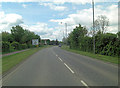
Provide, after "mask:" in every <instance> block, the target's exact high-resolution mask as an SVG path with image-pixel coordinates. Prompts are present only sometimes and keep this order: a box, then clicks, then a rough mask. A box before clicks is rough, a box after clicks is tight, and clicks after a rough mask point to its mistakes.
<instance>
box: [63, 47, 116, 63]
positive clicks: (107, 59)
mask: <svg viewBox="0 0 120 88" xmlns="http://www.w3.org/2000/svg"><path fill="white" fill-rule="evenodd" d="M62 49H64V50H67V51H70V52H74V53H77V54H81V55H84V56H88V57H91V58H94V59H99V60H102V61H105V62H110V63H114V64H118V57H112V56H105V55H100V54H93V53H90V52H83V51H78V50H73V49H70V48H69V47H68V46H62Z"/></svg>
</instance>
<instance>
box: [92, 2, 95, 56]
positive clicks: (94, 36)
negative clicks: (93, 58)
mask: <svg viewBox="0 0 120 88" xmlns="http://www.w3.org/2000/svg"><path fill="white" fill-rule="evenodd" d="M92 7H93V37H94V39H93V50H94V54H95V28H94V27H95V22H94V0H92Z"/></svg>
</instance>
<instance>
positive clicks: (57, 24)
mask: <svg viewBox="0 0 120 88" xmlns="http://www.w3.org/2000/svg"><path fill="white" fill-rule="evenodd" d="M91 1H92V0H86V1H85V0H0V32H2V31H7V32H10V29H11V27H12V26H16V25H20V26H22V27H23V28H25V29H28V30H30V31H33V32H35V33H36V34H38V35H40V37H41V38H42V39H50V40H55V39H58V40H62V38H63V36H65V23H67V25H68V26H67V30H68V34H69V33H70V32H71V31H72V30H73V29H74V28H75V27H76V26H78V24H81V25H82V26H86V27H87V29H88V30H90V27H91V26H92V19H93V18H92V4H91ZM94 1H95V19H97V17H98V16H100V15H105V16H106V17H107V18H108V19H109V23H110V25H109V27H108V29H107V32H109V33H117V32H118V1H117V0H94Z"/></svg>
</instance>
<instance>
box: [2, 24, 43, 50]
mask: <svg viewBox="0 0 120 88" xmlns="http://www.w3.org/2000/svg"><path fill="white" fill-rule="evenodd" d="M1 35H2V52H12V51H15V50H21V49H27V48H32V47H35V46H33V45H32V39H39V42H40V41H41V38H40V36H39V35H37V34H35V33H34V32H31V31H29V30H26V29H23V28H22V27H21V26H19V25H17V26H15V27H12V28H11V33H9V32H2V33H1Z"/></svg>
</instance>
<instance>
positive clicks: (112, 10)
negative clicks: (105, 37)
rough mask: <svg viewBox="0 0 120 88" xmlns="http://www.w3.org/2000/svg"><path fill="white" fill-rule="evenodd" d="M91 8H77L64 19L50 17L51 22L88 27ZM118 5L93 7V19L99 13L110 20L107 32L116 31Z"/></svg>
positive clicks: (90, 18) (90, 20)
mask: <svg viewBox="0 0 120 88" xmlns="http://www.w3.org/2000/svg"><path fill="white" fill-rule="evenodd" d="M92 14H93V13H92V8H89V9H83V10H78V11H77V13H76V14H69V15H68V17H67V18H65V19H51V20H50V21H51V22H57V23H58V24H59V25H60V23H61V22H63V23H67V24H68V26H71V27H73V26H74V27H75V26H76V25H78V24H81V25H85V26H87V27H88V28H90V26H91V24H92ZM108 14H109V15H108ZM117 14H118V6H117V5H111V6H109V7H107V8H106V9H101V6H100V5H99V6H96V8H95V19H96V18H97V16H99V15H105V16H107V17H108V19H109V21H110V27H109V30H110V31H109V30H108V32H114V33H115V32H117V29H118V28H117V25H118V15H117Z"/></svg>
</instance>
